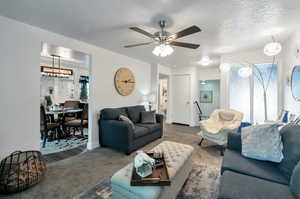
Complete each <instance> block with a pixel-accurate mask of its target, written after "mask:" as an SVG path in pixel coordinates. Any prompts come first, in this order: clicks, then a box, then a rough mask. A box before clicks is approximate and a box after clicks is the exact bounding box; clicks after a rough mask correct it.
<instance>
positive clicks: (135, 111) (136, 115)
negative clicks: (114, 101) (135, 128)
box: [127, 106, 145, 123]
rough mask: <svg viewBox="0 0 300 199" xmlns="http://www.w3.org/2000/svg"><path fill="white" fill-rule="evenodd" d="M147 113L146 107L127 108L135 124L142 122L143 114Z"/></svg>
mask: <svg viewBox="0 0 300 199" xmlns="http://www.w3.org/2000/svg"><path fill="white" fill-rule="evenodd" d="M143 111H145V107H144V106H130V107H127V112H128V116H129V118H130V119H131V121H133V122H134V123H139V122H140V121H141V112H143Z"/></svg>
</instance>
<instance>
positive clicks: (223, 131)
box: [199, 109, 244, 155]
mask: <svg viewBox="0 0 300 199" xmlns="http://www.w3.org/2000/svg"><path fill="white" fill-rule="evenodd" d="M243 116H244V114H243V113H241V112H239V111H236V110H226V109H216V110H215V111H214V112H213V113H212V114H211V116H210V117H209V119H208V120H203V121H201V122H200V127H201V132H200V135H201V137H202V139H201V141H200V143H199V145H200V146H201V144H202V142H203V140H204V139H207V140H209V141H212V142H214V143H216V144H218V145H220V146H222V149H221V155H223V150H224V147H225V146H226V145H227V135H228V132H237V131H238V129H239V127H240V125H241V122H242V120H243Z"/></svg>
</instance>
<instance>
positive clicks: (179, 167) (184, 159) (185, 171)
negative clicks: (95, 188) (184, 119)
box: [111, 141, 194, 199]
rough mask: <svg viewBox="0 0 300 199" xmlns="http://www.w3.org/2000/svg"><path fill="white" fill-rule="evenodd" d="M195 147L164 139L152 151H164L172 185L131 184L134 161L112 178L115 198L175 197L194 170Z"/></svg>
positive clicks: (167, 198)
mask: <svg viewBox="0 0 300 199" xmlns="http://www.w3.org/2000/svg"><path fill="white" fill-rule="evenodd" d="M193 150H194V149H193V147H192V146H189V145H186V144H180V143H176V142H170V141H164V142H162V143H160V144H159V145H157V146H156V147H154V148H153V149H152V150H150V151H151V152H164V155H165V158H166V163H167V167H168V172H169V176H170V179H171V186H163V187H160V186H130V178H131V173H132V163H131V164H129V165H127V166H126V167H124V168H123V169H121V170H119V171H118V172H117V173H115V174H114V175H113V176H112V178H111V186H112V198H113V199H157V198H160V199H174V198H176V196H177V194H178V192H179V191H180V189H181V187H182V185H183V184H184V182H185V180H186V179H187V177H188V175H189V173H190V171H191V170H192V152H193Z"/></svg>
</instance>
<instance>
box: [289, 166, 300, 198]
mask: <svg viewBox="0 0 300 199" xmlns="http://www.w3.org/2000/svg"><path fill="white" fill-rule="evenodd" d="M299 187H300V161H299V162H298V164H297V165H296V167H295V168H294V171H293V174H292V177H291V182H290V188H291V191H292V192H293V193H294V194H295V196H297V198H300V189H299Z"/></svg>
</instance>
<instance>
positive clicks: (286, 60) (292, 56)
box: [281, 29, 300, 115]
mask: <svg viewBox="0 0 300 199" xmlns="http://www.w3.org/2000/svg"><path fill="white" fill-rule="evenodd" d="M297 48H298V49H300V29H299V30H298V31H295V32H294V34H292V35H291V36H290V37H289V39H288V40H286V41H285V42H284V44H283V62H282V64H283V67H282V74H283V75H282V80H281V81H282V84H283V93H284V95H283V96H284V108H285V109H286V110H288V111H290V112H291V113H294V114H297V115H300V101H296V100H295V99H294V98H293V96H292V93H291V86H290V82H288V80H289V79H290V77H291V73H292V70H293V67H294V66H295V65H300V54H298V56H297V53H296V52H297V50H296V49H297Z"/></svg>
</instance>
